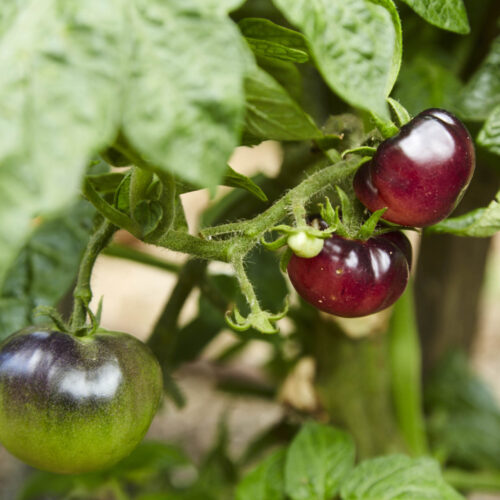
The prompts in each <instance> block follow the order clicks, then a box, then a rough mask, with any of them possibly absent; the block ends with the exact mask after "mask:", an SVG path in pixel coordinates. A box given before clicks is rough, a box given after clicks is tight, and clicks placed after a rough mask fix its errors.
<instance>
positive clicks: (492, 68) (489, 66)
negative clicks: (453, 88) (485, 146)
mask: <svg viewBox="0 0 500 500" xmlns="http://www.w3.org/2000/svg"><path fill="white" fill-rule="evenodd" d="M498 105H500V37H497V38H496V39H495V40H494V41H493V43H492V45H491V48H490V51H489V53H488V55H487V57H486V58H485V59H484V61H483V62H482V63H481V65H480V66H479V68H478V70H477V71H476V72H475V73H474V75H472V78H471V79H470V80H469V82H467V85H466V86H465V87H464V89H463V91H462V93H461V94H460V95H459V96H458V98H457V107H458V109H459V110H460V112H461V114H462V115H463V117H464V118H466V119H469V120H476V121H482V120H485V119H486V118H487V117H488V116H489V115H490V113H491V112H492V110H493V109H494V108H496V107H497V106H498Z"/></svg>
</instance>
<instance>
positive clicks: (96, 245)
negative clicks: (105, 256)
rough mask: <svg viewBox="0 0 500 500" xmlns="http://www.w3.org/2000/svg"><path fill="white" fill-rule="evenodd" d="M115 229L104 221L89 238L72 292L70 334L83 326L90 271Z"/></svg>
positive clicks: (89, 291) (86, 308)
mask: <svg viewBox="0 0 500 500" xmlns="http://www.w3.org/2000/svg"><path fill="white" fill-rule="evenodd" d="M117 229H118V228H117V227H116V226H114V225H113V224H111V223H110V222H109V221H107V220H106V219H104V220H103V221H102V222H101V223H100V225H99V226H98V227H97V229H96V231H95V232H94V234H93V235H92V237H91V238H90V240H89V243H88V245H87V248H86V249H85V252H84V254H83V257H82V260H81V263H80V269H79V271H78V278H77V282H76V287H75V290H74V292H73V297H74V304H73V313H72V315H71V325H70V327H71V331H72V332H78V331H80V330H81V329H82V328H83V327H84V326H85V323H86V321H87V310H88V306H89V303H90V301H91V299H92V290H91V288H90V277H91V275H92V269H93V267H94V264H95V261H96V259H97V257H98V255H99V253H100V252H101V251H102V250H103V249H104V247H105V246H106V245H107V244H108V243H109V241H110V239H111V237H112V236H113V234H114V233H115V231H116V230H117Z"/></svg>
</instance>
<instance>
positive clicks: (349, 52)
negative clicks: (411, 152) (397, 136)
mask: <svg viewBox="0 0 500 500" xmlns="http://www.w3.org/2000/svg"><path fill="white" fill-rule="evenodd" d="M274 3H275V4H276V5H277V6H278V7H279V8H280V9H281V11H282V12H283V15H284V16H285V17H286V18H287V19H288V20H289V21H290V22H291V23H293V24H294V25H296V26H298V27H299V28H300V29H301V30H302V32H303V33H304V35H305V36H306V38H307V40H308V42H309V44H310V47H311V51H312V54H313V56H314V59H315V62H316V64H317V66H318V69H319V70H320V72H321V73H322V75H323V77H324V78H325V80H326V82H327V83H328V84H329V85H330V87H331V88H332V89H333V90H334V91H335V92H336V93H337V94H338V95H339V96H340V97H342V98H343V99H344V100H346V101H347V102H348V103H349V104H351V105H353V106H355V107H358V108H361V109H365V110H368V111H374V112H376V113H377V114H379V115H382V116H387V115H388V111H387V106H386V100H385V98H386V97H387V95H389V93H390V91H391V89H392V87H393V85H394V82H395V81H396V77H397V74H398V71H399V66H400V64H401V51H402V41H401V26H400V22H399V17H398V14H397V11H396V8H395V6H394V4H393V3H392V0H378V1H376V2H372V1H369V0H352V1H350V2H344V1H342V0H330V1H326V0H318V1H316V2H309V1H306V0H300V1H297V0H275V2H274Z"/></svg>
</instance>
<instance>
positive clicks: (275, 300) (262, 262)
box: [246, 246, 288, 311]
mask: <svg viewBox="0 0 500 500" xmlns="http://www.w3.org/2000/svg"><path fill="white" fill-rule="evenodd" d="M246 271H247V275H248V278H249V279H250V281H251V282H252V284H253V286H254V288H255V291H256V293H257V297H258V298H259V301H260V303H261V305H262V307H263V309H267V310H268V311H280V310H281V309H282V308H283V304H284V303H285V298H286V296H287V295H288V287H287V285H286V281H285V278H284V276H283V274H282V273H281V272H280V269H279V264H278V256H277V255H276V254H275V253H274V252H269V251H268V250H266V249H264V248H263V247H261V246H257V247H256V248H255V249H254V250H252V251H251V252H250V254H249V255H248V260H247V263H246Z"/></svg>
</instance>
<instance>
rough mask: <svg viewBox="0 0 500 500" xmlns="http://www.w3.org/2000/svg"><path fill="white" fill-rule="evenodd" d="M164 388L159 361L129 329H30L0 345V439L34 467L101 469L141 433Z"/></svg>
mask: <svg viewBox="0 0 500 500" xmlns="http://www.w3.org/2000/svg"><path fill="white" fill-rule="evenodd" d="M161 393H162V376H161V370H160V366H159V364H158V362H157V360H156V359H155V357H154V356H153V354H152V353H151V351H150V350H149V349H148V348H147V347H146V346H145V345H144V344H143V343H142V342H140V341H139V340H137V339H136V338H134V337H132V336H131V335H128V334H126V333H119V332H109V331H105V330H98V331H97V332H96V333H94V334H93V335H89V336H86V337H75V336H72V335H70V334H68V333H63V332H60V331H54V330H50V329H43V328H38V327H30V328H27V329H24V330H21V331H20V332H18V333H16V334H14V335H11V336H10V337H9V338H7V339H6V340H5V341H4V342H3V343H2V344H0V443H2V444H3V445H4V446H5V448H7V450H9V451H10V452H11V453H12V454H13V455H15V456H17V457H18V458H20V459H21V460H23V461H24V462H26V463H28V464H30V465H32V466H33V467H37V468H39V469H43V470H48V471H52V472H56V473H60V474H65V473H81V472H88V471H92V470H97V469H103V468H106V467H109V466H111V465H112V464H114V463H115V462H118V461H119V460H120V459H122V458H124V457H125V456H127V455H128V454H129V453H130V452H131V451H132V450H133V449H134V447H135V446H136V445H137V444H138V443H139V441H140V440H141V439H142V438H143V436H144V434H145V433H146V431H147V429H148V427H149V425H150V423H151V420H152V418H153V416H154V414H155V412H156V410H157V408H158V404H159V401H160V397H161Z"/></svg>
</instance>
